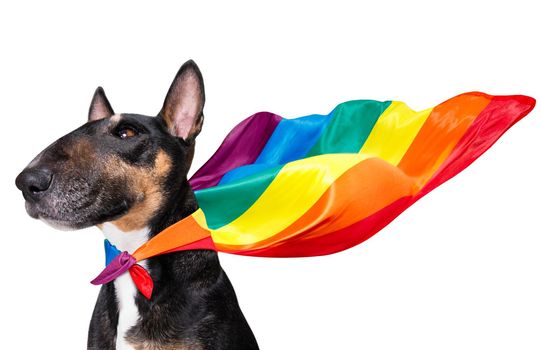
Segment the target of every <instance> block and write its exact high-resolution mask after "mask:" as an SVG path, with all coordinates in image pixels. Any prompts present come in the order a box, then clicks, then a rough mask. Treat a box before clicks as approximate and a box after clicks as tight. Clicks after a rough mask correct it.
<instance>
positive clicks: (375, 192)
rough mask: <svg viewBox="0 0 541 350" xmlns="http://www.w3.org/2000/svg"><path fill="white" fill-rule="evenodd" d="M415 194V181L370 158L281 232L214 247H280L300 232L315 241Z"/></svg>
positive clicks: (344, 175)
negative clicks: (246, 242) (258, 238)
mask: <svg viewBox="0 0 541 350" xmlns="http://www.w3.org/2000/svg"><path fill="white" fill-rule="evenodd" d="M417 190H418V188H416V187H415V181H414V179H412V178H410V177H408V176H406V175H405V174H404V173H403V172H402V171H401V170H400V169H398V168H396V167H394V166H392V165H390V164H389V163H387V162H385V161H383V160H381V159H379V158H369V159H366V160H364V161H362V162H360V163H359V164H357V165H355V166H353V167H352V168H351V169H349V170H348V171H346V172H345V173H344V174H343V175H342V176H340V177H339V178H338V179H337V180H336V181H335V182H334V183H333V185H331V187H330V188H328V189H327V190H326V191H325V192H324V193H323V195H322V196H321V197H320V198H319V199H318V201H317V202H316V203H315V204H314V205H313V206H312V207H311V208H310V209H309V210H308V211H307V212H306V213H305V214H303V215H302V216H301V217H300V218H299V219H298V220H297V221H295V222H294V223H293V224H292V225H290V226H288V227H287V228H285V229H284V230H282V231H281V232H278V233H277V234H275V235H273V236H272V237H269V238H268V239H265V240H262V241H259V242H256V243H253V244H250V245H226V244H216V246H217V248H218V250H221V251H231V250H235V251H237V250H239V249H240V250H252V249H260V248H265V247H269V246H271V245H274V244H277V243H278V244H279V242H280V241H282V240H284V239H287V238H291V237H294V236H299V235H301V234H302V233H303V232H308V233H309V235H310V237H317V236H319V235H324V234H326V233H328V232H332V231H335V230H339V229H341V228H344V227H347V226H350V225H351V224H353V223H355V222H357V221H359V220H362V219H363V218H365V217H367V216H369V215H371V214H373V213H375V212H377V211H378V210H380V209H382V208H384V207H385V206H387V205H389V204H390V203H392V202H394V201H395V200H397V199H399V198H401V197H404V196H408V195H412V194H414V193H416V192H417ZM359 198H361V199H359ZM362 198H366V199H370V200H363V199H362Z"/></svg>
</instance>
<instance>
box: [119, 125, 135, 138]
mask: <svg viewBox="0 0 541 350" xmlns="http://www.w3.org/2000/svg"><path fill="white" fill-rule="evenodd" d="M115 134H116V136H117V137H120V138H121V139H129V138H130V137H134V136H136V135H137V131H135V129H132V128H130V127H129V126H122V127H120V128H118V129H117V130H116V132H115Z"/></svg>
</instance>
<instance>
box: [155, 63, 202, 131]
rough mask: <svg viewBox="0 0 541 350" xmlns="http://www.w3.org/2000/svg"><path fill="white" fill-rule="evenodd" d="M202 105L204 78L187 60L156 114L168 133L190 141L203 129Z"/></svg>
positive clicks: (194, 65) (195, 65) (195, 66)
mask: <svg viewBox="0 0 541 350" xmlns="http://www.w3.org/2000/svg"><path fill="white" fill-rule="evenodd" d="M204 105H205V87H204V85H203V76H202V75H201V71H200V70H199V67H197V64H195V62H194V61H192V60H189V61H187V62H186V63H184V64H183V65H182V67H180V70H179V71H178V73H177V75H176V76H175V79H174V80H173V83H172V84H171V87H170V88H169V91H168V92H167V96H166V97H165V101H164V103H163V107H162V110H161V111H160V114H159V115H160V116H161V117H162V118H163V120H164V121H165V123H166V125H167V127H168V128H169V132H170V133H171V134H173V135H174V136H177V137H181V138H183V139H184V140H193V139H194V138H195V137H196V136H197V135H198V134H199V132H200V131H201V127H202V126H203V118H204V117H203V106H204Z"/></svg>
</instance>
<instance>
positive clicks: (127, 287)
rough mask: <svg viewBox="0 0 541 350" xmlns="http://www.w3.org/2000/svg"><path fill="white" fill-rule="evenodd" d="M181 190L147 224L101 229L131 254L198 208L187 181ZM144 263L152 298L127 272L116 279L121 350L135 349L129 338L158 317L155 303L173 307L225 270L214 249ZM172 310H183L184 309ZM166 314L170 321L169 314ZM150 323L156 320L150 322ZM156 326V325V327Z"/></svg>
mask: <svg viewBox="0 0 541 350" xmlns="http://www.w3.org/2000/svg"><path fill="white" fill-rule="evenodd" d="M177 189H178V190H177V191H176V193H170V195H169V196H168V198H166V199H165V200H164V205H163V206H162V208H160V209H159V210H158V211H157V213H156V214H155V216H154V217H153V218H152V219H151V220H150V221H149V223H148V225H147V226H146V227H144V228H142V229H140V230H135V231H132V232H123V231H120V230H119V229H118V228H117V227H116V226H115V225H114V224H112V223H104V224H103V225H102V226H101V228H102V231H103V232H104V235H105V237H106V238H107V239H108V240H109V241H110V242H111V243H112V244H114V245H115V246H116V247H117V248H118V249H119V250H121V251H127V252H129V253H130V254H131V253H133V252H134V251H135V250H136V249H137V248H139V247H140V246H141V245H142V244H144V243H145V242H146V241H148V239H150V238H151V237H153V236H155V235H157V234H158V233H160V232H161V231H162V230H164V229H165V228H167V227H168V226H171V225H172V224H174V223H176V222H177V221H180V220H182V219H183V218H185V217H187V216H189V215H190V214H192V213H193V212H194V211H195V210H197V209H198V206H197V202H196V199H195V195H194V193H193V191H192V190H191V188H190V187H189V185H188V182H187V181H186V182H185V183H184V184H183V185H181V186H178V187H177ZM140 264H142V265H143V267H145V268H146V269H147V270H148V271H149V273H150V275H151V277H152V279H153V280H154V291H153V297H152V300H151V301H148V300H146V299H145V298H144V297H142V295H140V294H139V292H138V291H137V289H136V287H135V285H134V283H133V281H132V279H131V277H130V276H129V274H127V273H125V274H124V275H122V276H120V277H118V278H117V279H116V280H115V282H114V285H115V293H116V297H117V301H118V310H119V319H118V325H117V349H131V347H130V346H129V341H128V340H126V339H137V335H138V334H140V333H141V332H144V329H145V328H146V327H145V325H146V324H147V321H146V320H147V319H150V320H152V319H154V320H155V318H154V317H152V314H153V306H156V304H157V303H158V302H157V301H158V300H161V301H164V302H167V303H168V304H169V305H168V307H171V305H174V304H175V302H176V301H178V300H179V299H180V300H183V298H184V296H185V295H189V294H190V293H191V290H192V288H198V289H201V288H202V287H204V286H201V283H200V282H201V281H205V283H208V282H209V281H210V282H211V281H212V280H215V279H217V278H219V276H220V273H221V267H220V265H219V262H218V257H217V254H216V252H214V251H184V252H176V253H170V254H165V255H161V256H157V257H154V258H150V259H148V260H145V261H142V262H141V263H140ZM171 311H172V312H178V313H181V312H182V310H171ZM147 316H148V317H147ZM162 316H163V321H164V323H166V322H167V320H166V318H167V315H162ZM150 322H152V321H149V322H148V323H150ZM154 322H155V321H154ZM134 326H137V327H134ZM155 326H156V325H155V324H153V325H152V328H154V327H155ZM130 330H131V331H130Z"/></svg>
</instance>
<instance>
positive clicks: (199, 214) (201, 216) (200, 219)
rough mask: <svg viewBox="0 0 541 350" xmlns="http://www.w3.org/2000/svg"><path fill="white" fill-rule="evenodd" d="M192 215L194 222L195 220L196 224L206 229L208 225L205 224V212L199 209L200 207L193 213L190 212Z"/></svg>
mask: <svg viewBox="0 0 541 350" xmlns="http://www.w3.org/2000/svg"><path fill="white" fill-rule="evenodd" d="M192 217H193V219H194V220H195V222H197V224H198V225H199V226H201V227H203V228H204V229H206V230H208V226H207V218H206V217H205V213H203V210H201V208H199V209H197V210H196V211H195V212H194V213H193V214H192Z"/></svg>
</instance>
